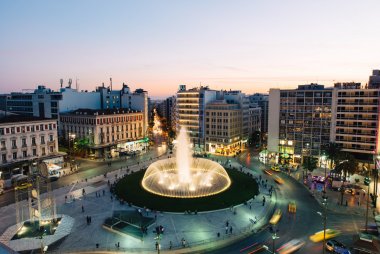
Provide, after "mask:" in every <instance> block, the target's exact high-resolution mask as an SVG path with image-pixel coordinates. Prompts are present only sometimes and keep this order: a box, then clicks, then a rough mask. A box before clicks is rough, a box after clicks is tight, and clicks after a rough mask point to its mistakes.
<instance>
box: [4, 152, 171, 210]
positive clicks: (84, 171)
mask: <svg viewBox="0 0 380 254" xmlns="http://www.w3.org/2000/svg"><path fill="white" fill-rule="evenodd" d="M165 153H166V147H165V146H162V147H157V148H153V149H151V150H149V151H148V152H147V153H145V154H141V155H138V156H136V157H131V158H128V159H127V160H124V159H122V160H112V164H111V166H110V167H108V166H107V163H108V161H106V162H103V161H91V160H83V159H82V160H81V159H77V162H79V163H80V167H79V170H78V171H77V172H76V173H74V174H71V175H66V176H63V177H61V178H59V179H58V180H57V181H54V182H52V183H51V185H52V189H53V190H54V189H58V188H60V187H63V186H66V185H69V184H72V183H75V182H77V181H79V182H80V181H82V180H84V179H86V178H87V179H89V178H91V177H94V176H99V175H103V174H105V173H106V172H109V171H113V170H116V169H119V168H121V167H126V166H131V165H135V164H137V163H139V165H141V166H142V167H143V166H147V165H148V161H149V160H150V158H155V157H157V156H160V155H163V154H165ZM14 202H15V193H14V191H9V192H6V193H4V194H3V195H1V196H0V207H3V206H6V205H9V204H12V203H14Z"/></svg>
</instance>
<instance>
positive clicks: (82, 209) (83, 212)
mask: <svg viewBox="0 0 380 254" xmlns="http://www.w3.org/2000/svg"><path fill="white" fill-rule="evenodd" d="M82 213H84V207H83V205H82Z"/></svg>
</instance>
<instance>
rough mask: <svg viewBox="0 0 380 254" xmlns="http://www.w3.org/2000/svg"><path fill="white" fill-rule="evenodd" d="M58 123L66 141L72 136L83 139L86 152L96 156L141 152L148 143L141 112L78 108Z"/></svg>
mask: <svg viewBox="0 0 380 254" xmlns="http://www.w3.org/2000/svg"><path fill="white" fill-rule="evenodd" d="M59 122H60V126H61V128H62V135H63V137H65V139H66V140H67V141H69V138H70V136H73V135H75V138H76V139H77V140H87V141H88V149H89V150H90V153H91V154H94V155H95V157H99V158H103V157H107V156H108V157H109V156H112V157H115V156H118V155H119V153H120V152H122V153H123V152H125V153H129V152H136V151H139V152H142V151H145V150H146V146H147V144H148V140H146V139H145V138H144V137H145V135H144V113H143V112H141V111H134V110H130V109H106V110H89V109H78V110H75V111H72V112H69V113H65V114H62V115H61V116H60V118H59Z"/></svg>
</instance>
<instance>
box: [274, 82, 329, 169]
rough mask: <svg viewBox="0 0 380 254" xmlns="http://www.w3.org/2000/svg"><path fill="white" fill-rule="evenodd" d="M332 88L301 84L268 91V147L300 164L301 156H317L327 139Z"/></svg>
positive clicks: (327, 141)
mask: <svg viewBox="0 0 380 254" xmlns="http://www.w3.org/2000/svg"><path fill="white" fill-rule="evenodd" d="M332 99H333V89H332V88H325V87H324V86H323V85H318V84H309V85H300V86H298V88H297V89H292V90H280V89H270V91H269V115H270V119H269V122H268V150H269V151H270V152H275V153H277V154H278V155H279V157H278V158H277V160H280V159H281V158H291V161H292V162H296V163H301V160H302V157H303V156H320V155H321V152H322V150H321V147H323V146H324V145H325V144H328V143H329V142H330V131H331V121H332V107H333V100H332Z"/></svg>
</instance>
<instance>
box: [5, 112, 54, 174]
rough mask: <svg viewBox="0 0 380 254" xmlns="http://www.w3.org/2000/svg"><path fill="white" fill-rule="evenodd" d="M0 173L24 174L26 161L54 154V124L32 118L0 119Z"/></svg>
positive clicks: (27, 165) (10, 117) (49, 120)
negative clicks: (14, 170) (20, 172)
mask: <svg viewBox="0 0 380 254" xmlns="http://www.w3.org/2000/svg"><path fill="white" fill-rule="evenodd" d="M0 154H1V160H0V170H1V171H3V172H5V173H9V172H10V171H11V170H13V169H14V168H20V169H22V170H23V171H24V173H27V172H28V168H29V167H30V161H32V160H35V159H38V160H42V159H44V158H47V157H50V156H52V155H57V154H58V138H57V121H56V120H54V119H44V118H37V117H33V116H16V115H11V116H7V117H3V118H0Z"/></svg>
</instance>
